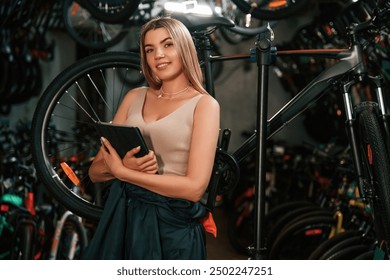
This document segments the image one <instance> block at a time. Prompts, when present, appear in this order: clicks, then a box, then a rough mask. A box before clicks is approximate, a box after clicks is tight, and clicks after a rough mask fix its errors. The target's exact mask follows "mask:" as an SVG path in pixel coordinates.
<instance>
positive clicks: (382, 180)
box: [358, 102, 390, 255]
mask: <svg viewBox="0 0 390 280" xmlns="http://www.w3.org/2000/svg"><path fill="white" fill-rule="evenodd" d="M358 128H359V147H360V152H361V155H362V159H361V161H362V167H363V172H364V177H365V179H366V180H368V182H370V183H371V184H372V186H373V191H374V194H373V195H372V197H368V199H369V200H370V201H369V203H370V204H371V205H372V208H373V217H374V225H375V231H376V235H377V237H378V239H379V240H378V241H379V243H380V244H381V243H382V242H385V246H386V250H387V254H388V255H389V254H390V157H389V154H388V151H387V148H386V143H385V140H384V139H385V138H384V136H383V134H382V131H383V130H382V128H381V126H380V122H379V117H378V114H377V104H376V103H373V102H365V103H363V104H361V105H360V106H359V108H358Z"/></svg>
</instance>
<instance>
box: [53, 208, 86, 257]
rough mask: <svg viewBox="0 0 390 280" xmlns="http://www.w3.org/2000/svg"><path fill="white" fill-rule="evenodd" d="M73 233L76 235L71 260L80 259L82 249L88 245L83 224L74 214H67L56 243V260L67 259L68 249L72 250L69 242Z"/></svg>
mask: <svg viewBox="0 0 390 280" xmlns="http://www.w3.org/2000/svg"><path fill="white" fill-rule="evenodd" d="M73 233H76V235H77V241H78V242H77V249H76V254H75V256H74V257H73V258H72V259H73V260H76V259H80V258H81V256H82V254H83V253H84V250H85V249H86V248H87V246H88V237H87V233H86V230H85V227H84V225H83V224H82V223H81V222H80V220H79V218H78V217H77V216H75V215H69V216H68V217H67V218H66V220H65V222H64V225H63V228H62V231H61V235H60V240H59V243H58V250H57V256H56V260H68V259H69V257H68V254H69V251H70V250H72V249H71V248H70V247H69V246H70V244H69V242H71V239H72V238H73Z"/></svg>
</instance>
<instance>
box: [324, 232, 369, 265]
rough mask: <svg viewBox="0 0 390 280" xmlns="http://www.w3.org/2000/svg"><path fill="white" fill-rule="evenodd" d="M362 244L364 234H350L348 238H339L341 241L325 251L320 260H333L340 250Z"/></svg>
mask: <svg viewBox="0 0 390 280" xmlns="http://www.w3.org/2000/svg"><path fill="white" fill-rule="evenodd" d="M361 244H362V236H361V235H355V236H350V237H348V238H344V239H343V240H339V242H337V243H335V244H334V245H333V246H331V247H330V248H329V249H328V250H327V251H326V252H324V253H323V254H322V255H321V257H320V258H319V259H320V260H331V259H334V258H336V256H337V254H339V252H341V251H343V250H344V249H345V248H349V247H352V246H355V245H361Z"/></svg>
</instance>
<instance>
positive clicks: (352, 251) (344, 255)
mask: <svg viewBox="0 0 390 280" xmlns="http://www.w3.org/2000/svg"><path fill="white" fill-rule="evenodd" d="M369 248H370V247H369V246H368V245H364V244H357V245H352V246H351V247H348V248H344V249H342V250H340V251H338V252H336V253H335V254H334V255H332V256H329V258H328V259H327V260H354V259H356V257H357V256H359V255H361V254H362V253H364V252H366V251H367V250H368V249H369Z"/></svg>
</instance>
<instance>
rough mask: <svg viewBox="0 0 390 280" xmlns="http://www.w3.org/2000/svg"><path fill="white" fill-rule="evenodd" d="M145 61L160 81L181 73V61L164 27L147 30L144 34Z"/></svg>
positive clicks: (171, 78) (173, 77)
mask: <svg viewBox="0 0 390 280" xmlns="http://www.w3.org/2000/svg"><path fill="white" fill-rule="evenodd" d="M144 51H145V55H146V61H147V63H148V65H149V67H150V69H151V71H152V72H153V74H154V75H156V76H157V77H158V78H159V79H160V80H161V81H169V80H173V79H175V78H177V77H178V76H179V75H183V71H182V63H181V60H180V58H179V54H178V52H177V49H176V46H175V45H174V42H173V40H172V38H171V35H170V34H169V33H168V31H167V30H166V29H165V28H157V29H154V30H149V31H148V32H147V33H146V34H145V49H144Z"/></svg>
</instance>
